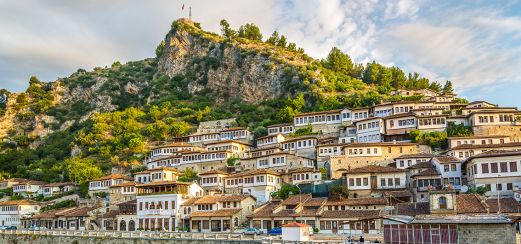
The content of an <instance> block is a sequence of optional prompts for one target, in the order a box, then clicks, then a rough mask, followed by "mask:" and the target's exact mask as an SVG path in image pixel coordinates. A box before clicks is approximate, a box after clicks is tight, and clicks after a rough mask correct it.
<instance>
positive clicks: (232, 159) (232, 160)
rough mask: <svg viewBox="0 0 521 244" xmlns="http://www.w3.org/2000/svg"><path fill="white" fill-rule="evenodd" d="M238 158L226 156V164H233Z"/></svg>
mask: <svg viewBox="0 0 521 244" xmlns="http://www.w3.org/2000/svg"><path fill="white" fill-rule="evenodd" d="M238 160H239V158H237V157H231V158H227V159H226V165H228V166H235V164H236V163H237V161H238Z"/></svg>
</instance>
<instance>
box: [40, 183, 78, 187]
mask: <svg viewBox="0 0 521 244" xmlns="http://www.w3.org/2000/svg"><path fill="white" fill-rule="evenodd" d="M75 185H76V183H73V182H55V183H49V184H45V185H43V186H44V187H60V186H75Z"/></svg>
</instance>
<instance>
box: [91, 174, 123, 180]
mask: <svg viewBox="0 0 521 244" xmlns="http://www.w3.org/2000/svg"><path fill="white" fill-rule="evenodd" d="M117 179H123V180H133V178H132V177H130V176H128V175H123V174H111V175H107V176H103V177H101V178H98V179H95V180H90V181H100V180H117Z"/></svg>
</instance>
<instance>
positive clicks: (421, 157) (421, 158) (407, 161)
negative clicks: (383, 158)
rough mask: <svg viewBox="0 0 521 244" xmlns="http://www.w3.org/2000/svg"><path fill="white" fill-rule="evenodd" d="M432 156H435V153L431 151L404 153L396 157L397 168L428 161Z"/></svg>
mask: <svg viewBox="0 0 521 244" xmlns="http://www.w3.org/2000/svg"><path fill="white" fill-rule="evenodd" d="M432 157H434V155H432V154H430V153H415V154H404V155H401V156H399V157H397V158H394V163H395V164H396V168H399V169H406V168H408V167H411V166H413V165H415V164H418V163H421V162H428V161H430V160H431V159H432Z"/></svg>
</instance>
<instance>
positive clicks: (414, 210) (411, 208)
mask: <svg viewBox="0 0 521 244" xmlns="http://www.w3.org/2000/svg"><path fill="white" fill-rule="evenodd" d="M395 208H396V214H397V215H408V216H416V215H422V214H430V213H431V210H430V204H429V202H414V203H397V204H396V205H395Z"/></svg>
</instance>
